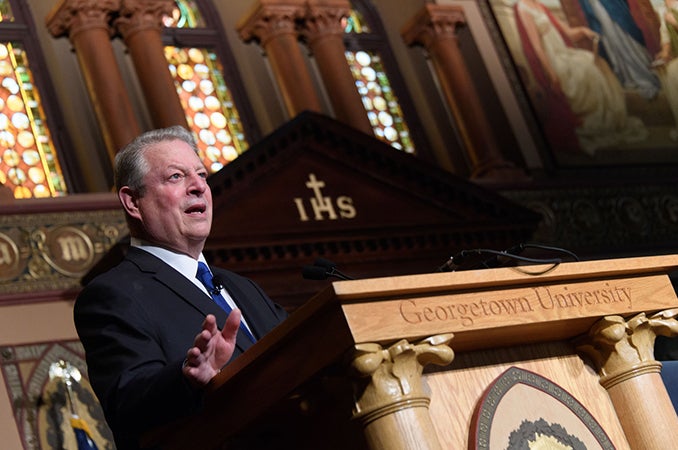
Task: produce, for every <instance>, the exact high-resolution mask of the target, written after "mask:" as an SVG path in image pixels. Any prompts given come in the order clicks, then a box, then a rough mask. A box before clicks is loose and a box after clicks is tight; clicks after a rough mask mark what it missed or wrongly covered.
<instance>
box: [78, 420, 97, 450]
mask: <svg viewBox="0 0 678 450" xmlns="http://www.w3.org/2000/svg"><path fill="white" fill-rule="evenodd" d="M71 426H72V427H73V431H74V432H75V440H76V442H77V443H78V450H99V449H98V448H97V445H96V444H95V443H94V440H93V439H92V432H91V431H90V430H89V427H88V426H87V422H85V421H84V420H82V419H81V418H80V417H78V416H71Z"/></svg>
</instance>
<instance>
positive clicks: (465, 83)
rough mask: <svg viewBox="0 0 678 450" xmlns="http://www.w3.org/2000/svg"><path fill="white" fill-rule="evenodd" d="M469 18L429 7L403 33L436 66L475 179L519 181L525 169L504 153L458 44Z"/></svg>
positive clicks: (443, 7) (446, 7)
mask: <svg viewBox="0 0 678 450" xmlns="http://www.w3.org/2000/svg"><path fill="white" fill-rule="evenodd" d="M465 23H466V18H465V17H464V12H463V9H462V8H461V7H459V6H451V5H436V4H426V5H424V8H423V9H422V10H421V11H420V12H419V13H418V14H417V15H416V16H415V17H414V18H413V19H412V20H411V21H410V22H409V23H408V24H406V25H405V27H404V28H403V30H402V33H401V34H402V36H403V39H404V41H405V43H406V44H407V45H422V46H423V47H424V48H425V49H426V50H427V52H428V54H429V56H430V58H431V61H432V62H433V66H434V67H435V70H436V73H437V76H438V80H439V82H440V86H441V88H442V90H443V93H444V95H445V97H446V100H447V103H448V106H449V108H450V110H451V112H452V115H453V116H454V119H455V120H456V122H457V125H458V128H459V132H460V134H461V137H462V140H463V141H464V147H465V149H466V152H467V154H468V159H469V161H470V163H471V166H472V167H471V169H472V177H473V178H481V179H505V180H515V179H516V178H518V179H519V178H524V177H525V174H524V173H523V171H522V170H520V169H517V168H515V167H514V166H513V164H511V163H510V162H508V161H506V160H505V159H504V157H503V156H502V154H501V150H500V149H499V145H498V143H497V141H496V138H495V135H494V132H493V130H492V127H491V125H490V123H489V121H488V119H487V117H486V116H485V113H484V111H483V107H482V104H481V102H480V97H479V96H478V93H477V91H476V88H475V86H474V84H473V80H472V78H471V75H470V74H469V72H468V70H467V69H466V64H465V62H464V60H463V57H462V54H461V52H460V50H459V44H458V42H457V36H456V30H457V27H458V26H461V25H464V24H465Z"/></svg>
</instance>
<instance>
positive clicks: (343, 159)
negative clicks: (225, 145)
mask: <svg viewBox="0 0 678 450" xmlns="http://www.w3.org/2000/svg"><path fill="white" fill-rule="evenodd" d="M209 183H210V185H211V187H212V191H213V198H214V211H215V212H214V225H213V228H212V233H211V235H210V238H209V240H208V243H207V247H206V254H207V256H208V258H209V259H212V260H213V261H214V262H215V263H216V264H221V265H224V266H228V267H231V268H233V270H236V271H239V272H241V273H242V272H243V271H244V272H245V273H246V274H248V275H250V276H254V277H255V278H259V279H258V281H260V280H261V279H262V278H264V279H266V278H268V276H273V277H274V278H275V280H276V281H275V283H283V284H284V283H289V284H290V286H287V287H285V286H283V285H279V286H277V287H275V288H273V287H271V286H268V289H267V290H272V291H274V292H280V291H279V289H282V291H285V292H287V293H290V294H291V295H292V296H294V295H296V294H294V293H295V292H297V291H298V289H302V290H303V289H304V288H299V287H298V286H294V284H299V282H300V278H301V276H300V273H301V267H302V266H303V265H305V264H311V263H312V262H313V261H314V259H315V258H317V257H323V258H326V259H330V260H332V261H334V262H336V263H338V264H339V265H340V267H341V268H342V271H345V272H348V273H350V274H352V275H354V276H360V277H376V276H385V275H400V274H407V273H425V272H430V271H433V270H434V269H435V268H436V267H438V266H439V265H440V264H442V263H443V262H445V260H446V259H447V258H448V257H449V256H450V255H451V254H453V253H455V252H456V251H458V250H461V249H470V248H478V247H485V248H494V249H498V250H502V249H505V248H507V247H509V246H511V245H514V244H516V243H519V242H523V241H525V240H529V238H530V236H531V235H532V233H533V232H534V230H535V229H536V227H537V223H538V221H539V217H538V215H537V214H535V213H533V212H532V211H530V210H528V209H526V208H524V207H522V206H518V205H517V204H515V203H513V202H511V201H509V200H507V199H505V198H504V197H501V196H499V195H498V194H495V193H494V192H492V191H490V190H488V189H486V188H483V187H481V186H478V185H476V184H473V183H471V182H469V181H467V180H465V179H462V178H459V177H457V176H455V175H453V174H451V173H449V172H447V171H444V170H442V169H440V168H438V167H435V166H433V165H431V164H428V163H426V162H424V161H422V160H421V159H420V158H417V157H415V156H413V155H409V154H405V153H403V152H399V151H397V150H395V149H393V148H392V147H390V146H389V145H387V144H385V143H383V142H381V141H379V140H377V139H375V138H373V137H370V136H367V135H365V134H363V133H361V132H358V131H356V130H354V129H352V128H350V127H347V126H345V125H343V124H341V123H340V122H337V121H335V120H333V119H330V118H328V117H325V116H321V115H319V114H315V113H310V112H305V113H302V114H300V115H299V116H297V117H296V118H295V119H293V120H292V121H290V122H288V123H287V124H286V125H284V126H283V127H281V128H279V129H278V130H277V131H275V132H274V133H272V134H271V135H269V136H268V137H266V138H264V139H263V140H261V141H260V142H258V143H257V144H255V145H253V146H252V147H251V148H250V149H249V150H248V151H247V152H246V153H244V154H243V155H241V156H240V157H239V158H238V159H236V160H235V161H234V162H233V163H231V164H229V165H227V166H226V167H224V168H223V169H222V170H221V171H219V172H218V173H216V174H214V175H212V176H211V177H210V179H209ZM269 270H277V271H278V273H277V275H275V276H274V275H272V274H271V273H269ZM285 274H286V276H285ZM289 277H293V278H292V279H290V278H289ZM301 283H302V284H303V283H304V282H303V281H301ZM306 283H312V282H306ZM316 283H317V282H316ZM267 284H268V283H267V282H266V281H262V285H264V287H265V288H267V286H266V285H267ZM319 288H320V286H319V285H317V284H316V285H314V287H313V288H311V290H312V291H315V290H317V289H319ZM304 294H305V293H304Z"/></svg>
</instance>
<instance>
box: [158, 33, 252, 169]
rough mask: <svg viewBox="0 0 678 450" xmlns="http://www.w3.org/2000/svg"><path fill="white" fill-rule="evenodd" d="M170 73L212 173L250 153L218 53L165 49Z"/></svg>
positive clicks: (199, 50)
mask: <svg viewBox="0 0 678 450" xmlns="http://www.w3.org/2000/svg"><path fill="white" fill-rule="evenodd" d="M165 57H166V58H167V62H168V63H169V69H170V73H171V74H172V77H173V78H174V84H175V86H176V88H177V93H178V95H179V98H180V100H181V104H182V106H183V108H184V111H185V112H186V119H187V121H188V124H189V126H190V128H191V129H192V130H193V132H194V134H195V136H196V137H197V141H198V148H199V149H200V156H201V158H202V159H203V162H204V164H205V166H206V167H207V168H208V169H209V171H210V172H211V173H214V172H217V171H218V170H220V169H221V168H222V167H223V166H225V165H226V164H228V163H229V162H231V161H233V160H234V159H235V158H237V157H238V155H240V154H241V153H242V152H244V151H245V150H247V147H248V144H247V141H246V140H245V134H244V131H243V127H242V123H241V121H240V116H239V115H238V111H237V109H236V107H235V104H234V103H233V98H232V97H231V93H230V91H229V89H228V87H227V86H226V83H225V82H224V79H223V76H222V73H223V70H222V66H221V63H220V62H219V60H218V58H217V56H216V54H215V53H213V52H211V51H208V50H206V49H201V48H182V47H170V46H168V47H165Z"/></svg>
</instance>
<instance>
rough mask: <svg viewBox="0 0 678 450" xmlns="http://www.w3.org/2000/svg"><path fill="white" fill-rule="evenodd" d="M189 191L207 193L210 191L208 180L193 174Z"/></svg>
mask: <svg viewBox="0 0 678 450" xmlns="http://www.w3.org/2000/svg"><path fill="white" fill-rule="evenodd" d="M188 189H189V191H191V192H199V193H202V192H205V191H206V190H207V189H208V185H207V179H206V178H205V177H203V176H201V175H200V174H197V173H194V174H191V176H190V177H189V184H188Z"/></svg>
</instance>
